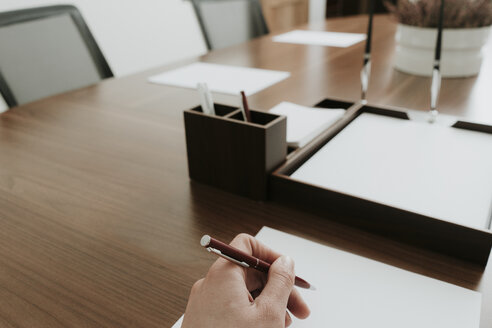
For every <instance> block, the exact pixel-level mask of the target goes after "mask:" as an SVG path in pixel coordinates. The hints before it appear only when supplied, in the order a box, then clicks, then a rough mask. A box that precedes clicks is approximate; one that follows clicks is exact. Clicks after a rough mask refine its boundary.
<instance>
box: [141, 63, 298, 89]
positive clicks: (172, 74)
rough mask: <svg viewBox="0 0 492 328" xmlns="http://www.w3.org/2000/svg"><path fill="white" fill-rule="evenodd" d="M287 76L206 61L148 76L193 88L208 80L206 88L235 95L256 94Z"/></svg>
mask: <svg viewBox="0 0 492 328" xmlns="http://www.w3.org/2000/svg"><path fill="white" fill-rule="evenodd" d="M289 76H290V73H289V72H282V71H272V70H265V69H258V68H248V67H238V66H226V65H217V64H209V63H194V64H190V65H187V66H184V67H180V68H177V69H175V70H172V71H167V72H164V73H162V74H159V75H155V76H151V77H150V78H149V79H148V80H149V82H152V83H157V84H165V85H170V86H176V87H183V88H190V89H196V86H197V84H198V83H207V85H208V87H209V89H210V90H211V91H214V92H218V93H225V94H232V95H238V94H239V92H241V91H244V92H245V93H246V95H252V94H255V93H257V92H259V91H261V90H263V89H266V88H268V87H270V86H272V85H274V84H275V83H278V82H280V81H282V80H284V79H286V78H288V77H289Z"/></svg>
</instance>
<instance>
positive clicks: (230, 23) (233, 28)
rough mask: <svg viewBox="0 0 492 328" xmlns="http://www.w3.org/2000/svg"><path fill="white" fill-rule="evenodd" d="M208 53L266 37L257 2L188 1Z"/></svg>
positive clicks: (266, 28) (245, 0)
mask: <svg viewBox="0 0 492 328" xmlns="http://www.w3.org/2000/svg"><path fill="white" fill-rule="evenodd" d="M191 2H192V3H193V8H194V9H195V13H196V15H197V17H198V22H199V23H200V27H201V29H202V32H203V36H204V38H205V42H206V43H207V47H208V49H209V50H212V49H220V48H225V47H229V46H232V45H235V44H238V43H242V42H245V41H248V40H250V39H252V38H255V37H258V36H262V35H265V34H268V27H267V24H266V22H265V18H264V17H263V11H262V9H261V4H260V2H259V0H191Z"/></svg>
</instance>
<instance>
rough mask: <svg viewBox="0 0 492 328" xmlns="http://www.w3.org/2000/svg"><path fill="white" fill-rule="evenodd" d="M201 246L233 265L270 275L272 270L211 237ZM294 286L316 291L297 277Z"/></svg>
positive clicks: (265, 264)
mask: <svg viewBox="0 0 492 328" xmlns="http://www.w3.org/2000/svg"><path fill="white" fill-rule="evenodd" d="M200 245H202V246H203V247H205V248H206V249H207V250H208V251H209V252H211V253H214V254H216V255H218V256H220V257H222V258H224V259H226V260H228V261H230V262H232V263H235V264H237V265H239V266H242V267H243V268H252V269H256V270H258V271H261V272H264V273H268V270H269V269H270V263H267V262H265V261H263V260H260V259H258V258H256V257H254V256H251V255H249V254H247V253H245V252H243V251H241V250H240V249H237V248H235V247H232V246H230V245H227V244H226V243H223V242H221V241H220V240H217V239H215V238H212V237H210V236H209V235H204V236H203V237H202V239H201V240H200ZM294 284H295V285H296V286H297V287H301V288H306V289H311V290H315V289H316V288H315V287H314V286H313V285H311V284H310V283H308V282H307V281H306V280H304V279H302V278H299V277H297V276H296V277H295V282H294Z"/></svg>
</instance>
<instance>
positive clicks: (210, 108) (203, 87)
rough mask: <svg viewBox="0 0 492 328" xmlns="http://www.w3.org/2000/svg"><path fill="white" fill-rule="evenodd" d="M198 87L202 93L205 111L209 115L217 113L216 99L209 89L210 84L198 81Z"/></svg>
mask: <svg viewBox="0 0 492 328" xmlns="http://www.w3.org/2000/svg"><path fill="white" fill-rule="evenodd" d="M197 89H198V93H199V94H200V101H201V104H202V110H203V113H205V114H207V115H215V107H214V101H213V99H212V94H211V93H210V90H209V89H208V85H207V84H206V83H198V85H197Z"/></svg>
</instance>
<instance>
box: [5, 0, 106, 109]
mask: <svg viewBox="0 0 492 328" xmlns="http://www.w3.org/2000/svg"><path fill="white" fill-rule="evenodd" d="M112 76H113V73H112V72H111V69H110V68H109V65H108V63H107V62H106V59H105V58H104V56H103V54H102V52H101V50H100V49H99V47H98V46H97V43H96V41H95V40H94V37H93V36H92V34H91V32H90V31H89V28H88V27H87V25H86V24H85V22H84V19H83V18H82V15H81V14H80V12H79V11H78V10H77V8H75V7H74V6H69V5H60V6H48V7H40V8H31V9H23V10H15V11H9V12H4V13H0V93H1V94H2V96H3V97H4V99H5V101H6V102H7V105H8V106H9V107H14V106H17V105H22V104H24V103H28V102H31V101H34V100H37V99H41V98H44V97H48V96H51V95H54V94H58V93H62V92H66V91H70V90H74V89H77V88H81V87H84V86H87V85H91V84H94V83H97V82H99V81H100V80H102V79H105V78H109V77H112Z"/></svg>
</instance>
